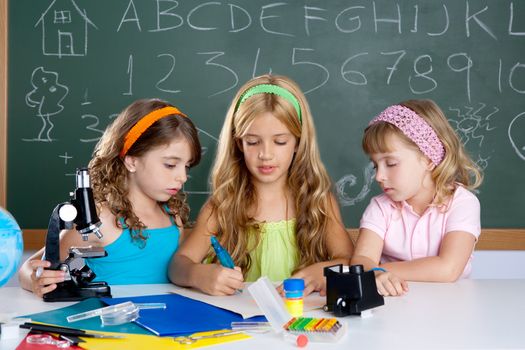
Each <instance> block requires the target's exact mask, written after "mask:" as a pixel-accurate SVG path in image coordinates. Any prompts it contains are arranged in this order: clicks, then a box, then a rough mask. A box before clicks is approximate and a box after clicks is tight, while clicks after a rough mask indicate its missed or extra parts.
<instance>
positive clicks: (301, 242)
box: [170, 75, 353, 295]
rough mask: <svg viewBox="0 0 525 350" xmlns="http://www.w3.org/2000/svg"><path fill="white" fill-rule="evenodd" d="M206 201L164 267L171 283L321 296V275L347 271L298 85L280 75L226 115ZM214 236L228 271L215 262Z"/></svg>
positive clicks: (346, 252) (249, 86)
mask: <svg viewBox="0 0 525 350" xmlns="http://www.w3.org/2000/svg"><path fill="white" fill-rule="evenodd" d="M211 185H212V195H211V197H210V198H209V200H208V202H207V203H206V204H205V206H204V207H203V209H202V210H201V213H200V214H199V216H198V218H197V223H196V226H195V228H194V229H193V231H192V233H191V234H190V235H189V236H188V238H187V240H186V241H185V242H184V244H183V245H182V246H181V248H180V249H179V251H178V252H177V254H176V255H175V257H174V259H173V261H172V264H171V266H170V278H171V280H172V281H173V282H174V283H176V284H179V285H182V286H191V287H195V288H198V289H200V290H202V291H203V292H205V293H208V294H213V295H228V294H233V293H234V292H235V290H237V289H242V288H243V282H244V281H248V282H251V281H255V280H257V279H258V278H259V277H261V276H267V277H268V278H269V279H270V280H273V281H282V280H283V279H286V278H289V277H291V276H293V277H295V278H303V279H304V280H305V285H306V288H305V294H308V293H310V292H312V291H320V292H322V293H323V292H324V289H325V279H324V276H323V268H324V267H325V266H328V265H333V264H335V263H345V264H346V263H348V259H349V258H350V256H351V254H352V250H353V246H352V242H351V240H350V237H349V236H348V234H347V232H346V231H345V228H344V226H343V224H342V222H341V216H340V213H339V208H338V205H337V202H336V199H335V197H334V195H333V194H332V193H331V191H330V189H331V182H330V179H329V177H328V174H327V172H326V170H325V167H324V166H323V163H322V162H321V159H320V156H319V149H318V146H317V141H316V136H315V129H314V123H313V118H312V115H311V113H310V109H309V107H308V104H307V102H306V98H305V97H304V95H303V93H302V92H301V90H300V89H299V87H298V86H297V85H296V84H295V83H294V82H292V81H291V80H290V79H288V78H286V77H282V76H272V75H264V76H261V77H258V78H254V79H252V80H250V81H248V82H247V83H246V84H245V85H244V86H242V87H241V89H240V90H239V92H238V93H237V95H236V96H235V97H234V99H233V101H232V103H231V105H230V108H229V110H228V112H227V115H226V120H225V122H224V125H223V128H222V131H221V134H220V138H219V145H218V150H217V155H216V158H215V163H214V166H213V169H212V173H211ZM212 235H214V236H216V237H217V239H218V240H219V242H220V244H221V245H222V246H223V248H224V249H225V250H227V251H228V252H229V253H230V254H231V257H232V259H233V262H234V264H235V268H234V269H231V268H226V267H223V266H220V265H218V264H206V263H204V264H203V263H202V261H203V260H208V261H210V260H211V261H215V260H216V257H215V254H214V253H213V250H211V246H210V239H211V236H212Z"/></svg>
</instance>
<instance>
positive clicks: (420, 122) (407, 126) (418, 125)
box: [368, 105, 445, 166]
mask: <svg viewBox="0 0 525 350" xmlns="http://www.w3.org/2000/svg"><path fill="white" fill-rule="evenodd" d="M381 121H383V122H387V123H390V124H392V125H394V126H396V127H397V128H399V130H401V131H402V132H403V134H405V136H406V137H408V138H409V139H410V140H412V141H413V142H414V143H415V144H416V145H417V146H418V147H419V149H420V150H421V152H423V154H424V155H426V156H427V157H428V158H429V159H430V160H431V161H432V163H434V165H436V166H438V165H439V163H441V161H442V160H443V158H444V157H445V147H444V146H443V143H442V142H441V140H440V139H439V138H438V136H437V134H436V132H435V131H434V129H432V127H431V126H430V125H428V123H427V122H426V121H425V120H424V119H423V118H421V117H420V116H419V115H418V114H417V113H416V112H414V111H413V110H411V109H410V108H407V107H405V106H401V105H393V106H390V107H388V108H387V109H385V110H384V111H383V112H381V113H380V114H379V115H378V116H377V117H375V118H374V119H372V121H371V122H370V123H369V124H368V125H372V124H375V123H377V122H381Z"/></svg>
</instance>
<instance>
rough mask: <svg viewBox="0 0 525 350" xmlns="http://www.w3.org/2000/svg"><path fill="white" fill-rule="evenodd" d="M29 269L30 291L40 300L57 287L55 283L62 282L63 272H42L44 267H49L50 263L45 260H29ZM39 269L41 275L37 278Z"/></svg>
mask: <svg viewBox="0 0 525 350" xmlns="http://www.w3.org/2000/svg"><path fill="white" fill-rule="evenodd" d="M29 265H30V266H31V269H32V270H33V271H32V273H31V290H32V291H33V293H35V294H36V295H38V296H39V297H40V298H42V297H43V296H44V294H46V293H49V292H51V291H52V290H54V289H55V288H56V287H57V285H56V284H57V283H59V282H64V276H65V273H64V271H60V270H44V268H45V267H49V266H51V263H50V262H49V261H46V260H31V261H30V262H29ZM39 268H41V270H42V273H41V274H39V275H38V276H37V270H38V269H39Z"/></svg>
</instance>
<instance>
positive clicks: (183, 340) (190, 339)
mask: <svg viewBox="0 0 525 350" xmlns="http://www.w3.org/2000/svg"><path fill="white" fill-rule="evenodd" d="M234 334H244V332H242V331H224V332H219V333H214V334H207V335H188V336H183V337H176V338H173V340H174V341H176V342H177V343H179V344H186V345H188V344H193V343H195V342H196V341H198V340H202V339H213V338H220V337H227V336H229V335H234Z"/></svg>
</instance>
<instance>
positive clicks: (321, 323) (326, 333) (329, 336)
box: [283, 317, 346, 343]
mask: <svg viewBox="0 0 525 350" xmlns="http://www.w3.org/2000/svg"><path fill="white" fill-rule="evenodd" d="M283 328H284V330H285V331H286V332H289V333H291V334H294V335H300V334H305V335H306V336H307V337H308V340H309V341H311V342H323V343H335V342H337V341H339V339H340V338H341V337H342V336H343V335H344V334H345V333H346V323H342V322H339V321H338V320H337V318H315V317H294V318H292V319H291V320H290V321H288V322H287V323H286V324H285V325H284V326H283Z"/></svg>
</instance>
